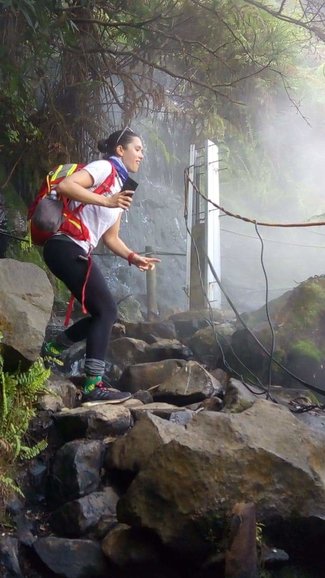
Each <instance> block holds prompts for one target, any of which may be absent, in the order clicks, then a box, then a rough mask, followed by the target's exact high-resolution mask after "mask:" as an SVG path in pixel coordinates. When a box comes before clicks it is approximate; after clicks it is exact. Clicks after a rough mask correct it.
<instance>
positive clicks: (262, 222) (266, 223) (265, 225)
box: [184, 168, 325, 228]
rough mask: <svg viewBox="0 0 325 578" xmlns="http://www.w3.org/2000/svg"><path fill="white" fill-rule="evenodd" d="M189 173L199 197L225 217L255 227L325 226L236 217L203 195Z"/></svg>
mask: <svg viewBox="0 0 325 578" xmlns="http://www.w3.org/2000/svg"><path fill="white" fill-rule="evenodd" d="M188 171H189V169H188V168H187V169H185V171H184V172H185V175H186V178H187V179H188V181H189V182H190V183H191V185H192V187H193V189H194V190H195V192H196V193H197V194H198V195H200V197H202V198H203V199H204V200H205V201H207V203H210V204H211V205H213V206H214V207H216V208H217V209H219V211H222V212H223V213H225V215H228V216H229V217H234V218H235V219H240V220H241V221H245V222H246V223H253V225H255V223H256V224H257V225H262V226H263V227H286V228H287V227H321V226H323V225H325V221H311V222H308V223H268V222H265V221H257V220H256V219H250V218H249V217H243V216H242V215H236V214H234V213H232V212H231V211H228V210H227V209H224V208H223V207H221V206H220V205H218V204H217V203H215V202H214V201H212V200H211V199H208V197H206V196H205V195H204V194H203V193H201V191H200V190H199V188H198V187H197V186H196V184H195V183H194V182H193V181H192V179H191V178H190V176H189V172H188Z"/></svg>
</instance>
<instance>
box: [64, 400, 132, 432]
mask: <svg viewBox="0 0 325 578" xmlns="http://www.w3.org/2000/svg"><path fill="white" fill-rule="evenodd" d="M53 419H54V423H55V427H56V429H57V430H58V433H59V435H61V436H62V438H63V439H64V441H71V440H73V439H76V438H83V437H86V438H91V439H102V438H103V437H105V436H109V435H122V434H124V433H125V432H126V431H127V430H128V429H129V428H130V427H131V426H132V417H131V413H130V411H129V410H128V409H127V408H126V407H123V405H122V404H120V405H118V406H117V405H110V404H101V405H95V406H93V407H91V408H88V407H79V408H75V409H67V410H64V411H62V412H61V413H57V414H55V415H54V416H53Z"/></svg>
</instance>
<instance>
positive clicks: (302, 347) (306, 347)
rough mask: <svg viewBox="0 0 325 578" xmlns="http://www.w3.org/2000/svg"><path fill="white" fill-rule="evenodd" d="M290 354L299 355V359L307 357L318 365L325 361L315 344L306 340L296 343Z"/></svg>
mask: <svg viewBox="0 0 325 578" xmlns="http://www.w3.org/2000/svg"><path fill="white" fill-rule="evenodd" d="M290 353H291V354H293V355H297V356H298V357H301V356H304V357H307V358H309V359H310V360H313V361H316V362H317V363H321V362H322V360H323V359H324V355H323V353H322V352H321V351H320V350H319V349H318V348H317V347H316V346H315V344H314V343H312V342H311V341H308V340H306V339H305V340H304V339H301V340H300V341H297V342H296V343H294V344H293V345H292V347H291V349H290Z"/></svg>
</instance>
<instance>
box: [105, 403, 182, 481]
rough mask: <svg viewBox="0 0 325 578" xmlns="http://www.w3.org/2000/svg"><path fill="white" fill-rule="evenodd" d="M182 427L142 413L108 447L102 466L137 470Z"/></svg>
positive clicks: (180, 430) (175, 435)
mask: <svg viewBox="0 0 325 578" xmlns="http://www.w3.org/2000/svg"><path fill="white" fill-rule="evenodd" d="M183 429H184V428H183V427H182V426H180V425H178V424H171V423H169V422H168V421H167V420H165V419H161V418H159V417H156V416H155V415H153V414H151V413H143V415H140V417H139V419H138V420H137V422H136V424H135V426H134V427H133V428H132V430H131V431H130V432H129V433H128V434H127V435H126V436H124V437H123V438H120V439H117V440H116V442H115V443H114V444H112V445H110V446H109V447H108V450H107V452H106V456H105V460H104V467H105V468H106V469H107V470H109V469H110V468H113V469H117V470H122V471H123V470H128V471H132V472H137V471H138V470H140V469H142V468H143V467H144V465H145V464H146V462H147V461H148V460H149V458H150V457H151V456H152V455H153V453H154V452H156V451H157V450H158V449H159V447H160V446H162V445H163V444H166V443H169V442H170V441H172V440H173V439H174V438H177V437H178V436H179V435H180V432H182V431H183Z"/></svg>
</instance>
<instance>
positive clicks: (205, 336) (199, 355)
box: [188, 326, 234, 368]
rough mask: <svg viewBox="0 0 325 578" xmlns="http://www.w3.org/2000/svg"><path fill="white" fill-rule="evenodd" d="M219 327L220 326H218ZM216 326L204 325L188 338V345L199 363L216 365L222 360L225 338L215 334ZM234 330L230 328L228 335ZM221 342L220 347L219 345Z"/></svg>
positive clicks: (210, 365)
mask: <svg viewBox="0 0 325 578" xmlns="http://www.w3.org/2000/svg"><path fill="white" fill-rule="evenodd" d="M219 329H220V328H219ZM217 331H218V327H217V326H216V327H211V326H209V327H204V328H202V329H199V330H198V331H196V332H195V333H194V335H192V337H191V338H190V339H189V340H188V345H189V347H190V348H191V350H192V351H193V353H194V356H195V359H196V360H197V361H199V362H200V363H204V364H206V365H208V367H214V368H215V367H217V366H218V365H221V364H222V361H223V349H224V346H225V345H228V344H227V343H226V342H225V338H224V337H223V336H222V335H219V334H217V333H216V332H217ZM233 332H234V330H233V329H231V333H230V335H231V334H232V333H233ZM219 341H220V342H221V347H222V349H221V348H220V345H219Z"/></svg>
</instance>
